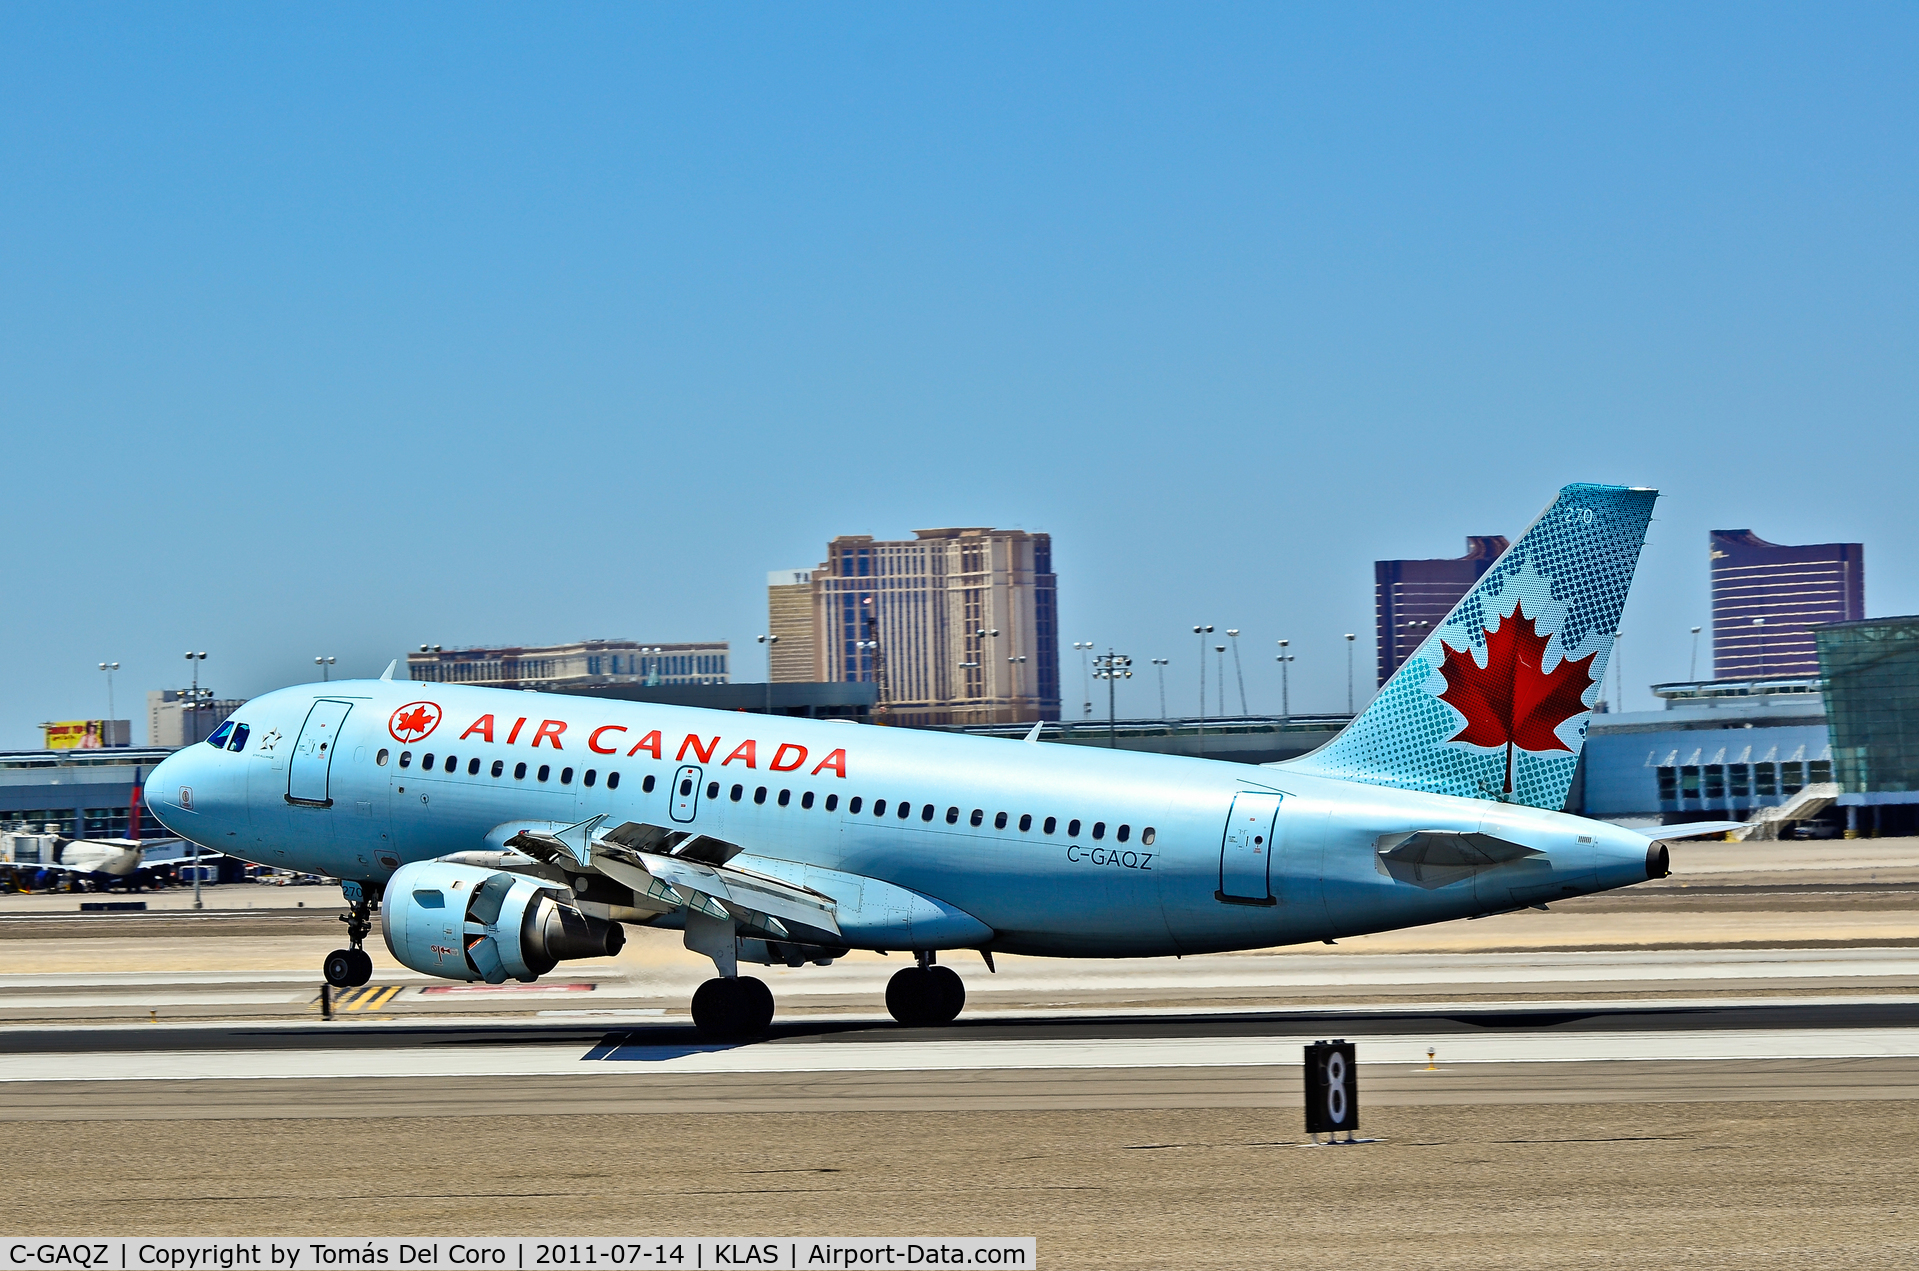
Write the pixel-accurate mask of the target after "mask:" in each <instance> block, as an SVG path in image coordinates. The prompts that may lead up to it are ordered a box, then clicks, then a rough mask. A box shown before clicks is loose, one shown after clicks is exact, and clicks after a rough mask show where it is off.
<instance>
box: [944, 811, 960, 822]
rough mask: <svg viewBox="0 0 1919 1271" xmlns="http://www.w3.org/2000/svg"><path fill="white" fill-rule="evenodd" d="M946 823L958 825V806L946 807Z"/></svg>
mask: <svg viewBox="0 0 1919 1271" xmlns="http://www.w3.org/2000/svg"><path fill="white" fill-rule="evenodd" d="M946 823H947V824H948V825H958V824H959V809H958V808H948V809H946Z"/></svg>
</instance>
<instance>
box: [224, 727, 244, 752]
mask: <svg viewBox="0 0 1919 1271" xmlns="http://www.w3.org/2000/svg"><path fill="white" fill-rule="evenodd" d="M246 748H247V726H246V725H245V724H235V725H234V726H233V740H232V741H230V742H228V743H227V749H228V750H231V751H232V752H233V753H234V754H236V755H237V754H239V753H240V752H241V751H243V750H245V749H246Z"/></svg>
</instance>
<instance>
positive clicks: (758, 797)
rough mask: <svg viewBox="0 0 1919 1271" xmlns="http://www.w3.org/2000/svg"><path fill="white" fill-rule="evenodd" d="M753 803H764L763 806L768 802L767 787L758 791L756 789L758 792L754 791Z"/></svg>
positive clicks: (762, 787)
mask: <svg viewBox="0 0 1919 1271" xmlns="http://www.w3.org/2000/svg"><path fill="white" fill-rule="evenodd" d="M753 802H755V803H762V804H763V803H765V802H766V787H765V786H761V787H759V788H758V789H756V790H754V791H753Z"/></svg>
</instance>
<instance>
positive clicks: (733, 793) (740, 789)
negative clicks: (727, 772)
mask: <svg viewBox="0 0 1919 1271" xmlns="http://www.w3.org/2000/svg"><path fill="white" fill-rule="evenodd" d="M727 793H728V795H729V797H731V798H732V800H733V802H735V803H738V802H739V801H740V796H741V795H742V794H744V793H746V787H745V786H743V785H740V784H739V783H738V782H734V783H733V788H732V789H731V790H730V791H728V792H727Z"/></svg>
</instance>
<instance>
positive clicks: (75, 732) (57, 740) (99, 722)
mask: <svg viewBox="0 0 1919 1271" xmlns="http://www.w3.org/2000/svg"><path fill="white" fill-rule="evenodd" d="M40 728H41V730H42V731H43V732H44V733H45V734H46V737H47V747H46V748H47V749H48V750H99V749H101V748H102V747H103V746H105V745H106V744H107V721H106V720H104V719H66V720H61V721H59V722H57V723H52V724H42V725H40Z"/></svg>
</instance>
